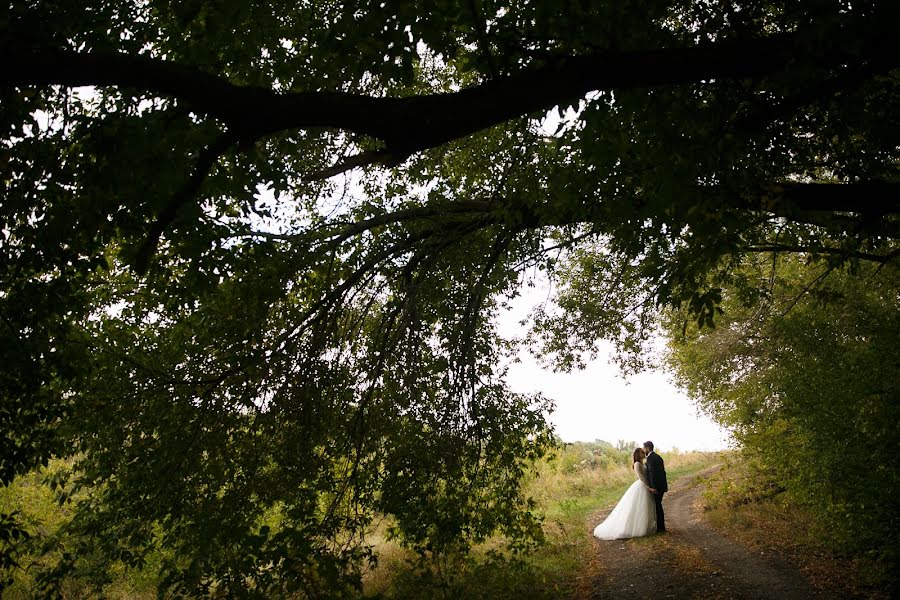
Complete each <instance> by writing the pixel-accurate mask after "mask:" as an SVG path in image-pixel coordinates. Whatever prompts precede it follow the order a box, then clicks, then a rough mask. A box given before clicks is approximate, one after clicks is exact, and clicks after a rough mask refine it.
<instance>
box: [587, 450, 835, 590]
mask: <svg viewBox="0 0 900 600" xmlns="http://www.w3.org/2000/svg"><path fill="white" fill-rule="evenodd" d="M717 469H718V467H712V468H710V469H707V470H705V471H702V472H700V473H698V474H696V475H692V476H689V477H684V478H682V479H679V480H678V481H676V482H675V484H674V485H673V486H672V488H671V489H670V491H669V493H668V494H666V496H665V497H664V499H663V507H664V509H665V511H666V529H667V530H668V531H667V533H665V534H663V535H654V536H650V537H646V538H637V539H633V540H616V541H601V540H595V544H594V546H595V548H596V551H597V563H596V564H595V567H596V568H597V571H599V574H598V575H597V576H596V577H594V579H593V580H592V581H591V585H590V589H589V590H587V591H586V594H585V595H584V597H586V598H592V599H614V598H691V599H701V598H702V599H716V598H720V599H725V598H729V599H730V598H734V599H740V600H750V599H754V600H755V599H760V600H762V599H766V600H769V599H792V600H793V599H802V598H812V599H816V600H820V599H828V598H837V596H832V595H828V594H827V593H823V592H822V591H820V590H816V589H815V588H813V587H812V586H811V585H810V583H809V581H808V580H807V579H806V578H805V577H804V576H803V574H802V573H800V571H799V570H798V569H797V568H796V567H794V566H793V565H790V564H788V563H786V562H785V561H782V560H779V559H777V558H776V557H774V556H766V555H763V554H761V553H759V552H755V551H753V550H751V549H749V548H747V547H746V546H744V545H743V544H740V543H738V542H735V541H734V540H732V539H729V538H726V537H724V536H723V535H721V534H720V533H718V532H716V531H715V530H714V529H712V528H711V527H710V526H709V525H708V524H707V523H706V521H705V520H704V519H703V515H702V511H701V509H700V507H699V502H698V500H699V496H700V486H699V485H698V483H699V481H700V480H701V479H702V478H703V477H705V476H707V475H709V474H711V473H713V472H715V471H716V470H717ZM608 513H609V510H606V511H602V512H599V513H597V514H596V515H593V516H592V519H591V524H590V527H591V529H593V527H594V525H596V523H599V522H600V521H602V519H603V518H605V517H606V514H608Z"/></svg>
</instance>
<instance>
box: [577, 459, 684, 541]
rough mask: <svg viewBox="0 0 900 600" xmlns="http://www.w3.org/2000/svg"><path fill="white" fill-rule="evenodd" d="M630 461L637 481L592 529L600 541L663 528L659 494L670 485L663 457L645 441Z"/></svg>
mask: <svg viewBox="0 0 900 600" xmlns="http://www.w3.org/2000/svg"><path fill="white" fill-rule="evenodd" d="M645 459H646V461H647V464H644V460H645ZM632 460H633V462H632V468H633V469H634V473H635V475H637V481H635V482H634V483H632V484H631V487H630V488H628V491H626V492H625V495H624V496H622V499H621V500H619V503H618V504H617V505H616V507H615V508H614V509H613V511H612V512H611V513H610V514H609V516H608V517H606V520H605V521H603V522H602V523H600V524H599V525H597V527H596V529H594V535H595V536H596V537H598V538H600V539H601V540H619V539H623V538H633V537H641V536H645V535H650V534H651V533H653V532H654V531H656V532H663V531H665V530H666V521H665V515H664V514H663V507H662V497H663V494H665V493H666V492H667V491H668V489H669V486H668V484H667V483H666V467H665V464H664V463H663V459H662V457H660V455H659V454H657V453H656V452H654V451H653V442H644V447H643V448H635V449H634V453H633V454H632Z"/></svg>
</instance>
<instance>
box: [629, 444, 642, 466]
mask: <svg viewBox="0 0 900 600" xmlns="http://www.w3.org/2000/svg"><path fill="white" fill-rule="evenodd" d="M631 458H632V459H633V461H634V462H644V449H643V448H635V449H634V452H632V453H631ZM632 464H633V463H632Z"/></svg>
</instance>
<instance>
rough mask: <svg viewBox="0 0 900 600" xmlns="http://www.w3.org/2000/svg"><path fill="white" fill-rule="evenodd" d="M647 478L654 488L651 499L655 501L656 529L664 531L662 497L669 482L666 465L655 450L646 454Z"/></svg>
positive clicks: (664, 518)
mask: <svg viewBox="0 0 900 600" xmlns="http://www.w3.org/2000/svg"><path fill="white" fill-rule="evenodd" d="M647 479H649V480H650V487H652V488H653V489H655V490H656V493H655V494H653V501H654V502H656V530H657V531H665V530H666V515H665V514H663V507H662V498H663V494H665V493H666V492H667V491H669V484H668V483H667V482H666V465H665V464H664V463H663V459H662V457H661V456H660V455H659V454H657V453H656V452H651V453H650V454H648V455H647Z"/></svg>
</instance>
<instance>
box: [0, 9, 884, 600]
mask: <svg viewBox="0 0 900 600" xmlns="http://www.w3.org/2000/svg"><path fill="white" fill-rule="evenodd" d="M897 16H898V15H897V5H896V3H895V2H889V1H884V2H871V3H859V4H856V3H854V4H853V6H847V5H845V4H844V3H839V2H815V3H810V5H809V6H807V5H806V3H785V4H784V5H781V4H773V3H770V2H746V3H740V4H734V3H724V4H720V3H708V2H692V1H687V0H686V1H684V2H676V3H662V2H655V1H645V0H633V1H629V2H625V3H623V2H605V1H602V2H601V1H597V2H585V3H559V2H557V1H555V0H529V1H522V2H515V3H513V4H497V3H490V2H464V3H456V2H446V1H443V0H442V1H440V2H437V1H429V0H423V1H421V2H412V3H394V2H387V3H385V2H377V3H368V2H367V3H341V2H321V1H318V0H317V1H316V2H270V3H241V2H233V1H232V2H210V1H206V0H195V1H190V2H167V1H165V0H150V1H145V0H116V1H108V0H102V1H101V0H87V1H85V2H82V3H81V4H80V5H79V7H78V8H77V9H73V8H72V7H71V6H69V5H68V4H66V3H53V2H38V3H34V2H25V3H13V4H12V5H10V7H9V10H7V11H5V12H4V13H3V14H2V15H0V49H2V50H3V52H4V55H5V56H8V57H10V58H9V60H5V61H3V63H2V64H0V132H2V133H0V158H2V160H0V186H2V187H0V189H2V192H0V201H2V206H0V232H2V237H0V359H2V360H3V364H4V369H3V371H2V373H0V432H2V436H0V483H2V484H3V485H4V486H6V485H9V484H10V483H11V482H14V480H15V479H16V478H17V477H19V476H22V475H23V474H25V473H28V472H30V471H31V470H33V469H34V468H36V467H38V466H39V465H46V464H48V462H49V460H50V458H51V457H54V456H59V457H69V458H72V459H73V460H74V461H75V462H74V463H73V465H72V467H71V469H70V473H68V475H65V474H60V476H59V481H58V482H57V483H58V489H59V490H60V501H61V502H63V503H64V504H65V506H67V507H69V509H70V510H72V511H73V518H72V519H71V521H69V522H68V523H67V525H66V527H65V531H63V532H61V536H62V537H61V538H60V542H59V543H60V544H64V545H65V548H64V550H63V551H61V552H60V553H59V560H58V561H57V562H56V563H55V564H53V565H49V564H48V565H43V566H44V567H46V568H45V569H44V572H43V574H42V579H41V582H42V584H43V585H44V592H46V593H47V594H52V593H54V592H55V591H56V592H58V591H59V589H58V586H59V582H60V581H61V580H62V578H63V577H68V578H73V577H74V578H77V579H79V580H81V581H84V582H87V583H88V584H90V585H92V586H94V591H96V592H98V593H99V592H102V590H103V589H105V587H106V586H108V585H109V576H108V573H109V571H110V567H111V566H114V565H125V566H126V567H128V568H135V569H139V568H141V567H142V566H144V565H146V563H147V561H148V557H150V556H161V557H163V558H162V561H163V563H162V566H161V571H162V574H163V577H162V588H161V593H168V594H171V595H204V594H213V593H225V594H229V595H233V596H242V595H243V596H248V597H250V596H261V597H271V596H285V595H291V594H296V595H307V596H317V595H321V594H324V593H326V592H327V593H330V594H333V595H336V596H339V595H342V594H350V593H352V591H353V590H354V589H356V588H358V587H359V580H360V573H361V571H362V569H363V567H364V565H365V561H366V560H367V559H368V558H370V557H371V551H370V550H369V549H368V548H367V547H366V545H365V543H364V541H363V540H362V537H361V532H362V531H364V530H365V529H366V527H367V526H368V525H369V521H370V519H371V515H372V514H373V513H374V512H375V511H382V512H385V513H388V514H391V515H393V516H394V517H395V518H396V530H395V533H396V535H398V536H400V539H402V540H403V541H404V543H407V544H408V545H410V546H411V547H412V548H414V549H415V550H416V552H417V553H418V554H419V555H420V556H422V557H433V556H440V555H441V554H443V553H448V552H449V553H457V552H460V551H465V550H466V549H467V548H469V547H471V546H472V545H473V544H476V543H478V542H479V541H480V540H483V539H485V538H486V537H488V536H490V535H491V534H493V533H495V532H497V531H500V532H502V533H504V534H506V535H507V536H508V539H509V541H510V549H511V551H512V552H519V551H522V550H525V549H527V548H529V547H530V545H531V543H532V542H533V541H534V540H535V539H536V538H537V537H539V536H537V531H538V530H537V528H536V524H535V523H536V522H535V519H534V516H533V515H532V514H531V513H530V512H529V510H528V503H527V501H526V499H525V497H524V495H523V493H522V486H523V482H524V481H525V479H526V477H527V473H528V470H529V468H530V467H529V465H531V464H533V462H534V460H536V459H538V458H539V457H541V456H542V455H543V453H544V452H546V451H547V449H548V448H549V447H550V445H551V443H550V432H549V431H548V426H547V425H546V423H545V421H544V418H543V416H544V414H545V412H546V410H548V408H549V403H548V402H547V401H546V400H545V399H542V398H539V397H535V398H529V397H523V396H519V395H515V394H512V393H510V392H509V391H508V390H507V389H506V387H505V383H504V374H503V371H502V369H501V368H500V367H498V365H499V364H502V360H503V358H504V357H505V356H506V355H507V353H508V352H511V351H513V350H514V348H511V347H510V346H509V345H508V344H507V343H505V342H504V341H503V340H501V339H499V338H498V336H497V334H496V332H495V330H494V328H493V325H492V322H493V321H492V316H493V315H494V313H495V311H496V310H497V306H498V303H499V302H501V301H502V299H503V298H508V297H511V296H514V295H515V294H516V290H517V286H518V285H519V284H520V283H521V278H522V273H523V272H524V271H525V269H526V268H527V267H529V266H533V265H536V266H538V267H539V268H542V269H548V270H552V269H554V268H555V266H556V261H555V258H554V257H553V255H552V253H551V247H553V248H554V249H560V250H563V249H570V248H573V249H574V251H573V252H572V254H571V256H575V257H576V261H578V263H579V265H580V266H579V267H578V269H576V270H574V271H573V273H574V275H573V277H572V278H569V280H567V289H568V290H569V292H570V296H569V297H568V298H567V301H568V302H569V303H568V304H564V306H565V308H566V312H567V315H570V316H571V318H569V316H566V318H562V319H558V320H556V319H544V320H543V321H542V324H543V325H545V326H546V327H545V329H546V335H545V336H544V338H543V339H544V340H545V341H547V348H548V351H550V352H558V353H560V355H561V356H562V357H563V359H564V360H567V357H566V355H565V353H566V352H567V351H568V348H570V346H567V345H566V343H565V340H567V339H568V338H569V337H571V336H572V335H577V336H580V345H578V346H576V347H575V348H576V349H588V350H589V349H590V348H591V347H593V346H592V344H593V343H594V342H595V341H596V338H597V337H599V336H609V337H612V338H615V339H616V340H617V341H618V343H619V347H620V348H622V349H624V350H626V351H630V350H631V349H634V348H637V347H639V346H640V344H641V342H642V341H644V340H645V333H646V331H647V328H646V327H645V322H646V319H649V318H652V317H653V315H654V314H655V311H656V310H657V309H656V307H657V306H685V307H686V308H687V309H688V311H689V312H690V313H691V315H692V317H693V318H695V319H697V320H698V321H699V322H701V323H704V324H707V325H708V324H710V323H711V322H712V319H713V318H714V316H715V315H716V314H717V307H718V304H719V302H720V300H721V299H722V298H721V296H720V292H719V288H722V287H724V286H725V285H726V284H727V283H728V281H729V277H731V275H730V273H731V272H732V270H733V268H734V266H735V265H736V264H737V262H738V261H739V257H740V256H741V255H742V254H743V253H745V252H768V251H770V250H771V249H772V248H776V249H780V250H782V251H785V252H787V251H807V250H814V251H816V252H818V253H819V254H822V255H825V256H839V257H845V258H847V257H849V258H853V259H854V260H869V261H876V262H879V263H884V262H890V261H891V260H892V259H893V258H894V257H896V256H897V252H896V250H895V247H894V246H893V245H892V243H893V242H891V240H893V239H896V238H897V237H898V235H900V234H898V228H897V220H896V214H897V212H898V211H900V207H898V205H897V201H896V194H895V190H896V187H895V186H896V183H897V164H898V163H897V158H898V148H900V144H898V143H897V140H898V138H900V135H898V134H900V132H898V129H897V123H900V119H898V118H897V114H898V106H900V104H898V98H900V95H898V94H897V93H896V91H897V82H898V80H897V78H896V77H895V76H894V75H895V73H896V70H895V67H896V66H897V60H898V59H897V56H900V53H898V52H895V50H896V36H895V35H894V34H893V31H892V30H891V28H890V27H891V26H890V24H891V23H895V22H896V21H897ZM236 40H240V43H237V42H236ZM554 109H555V110H556V111H557V113H556V114H558V115H560V120H559V127H558V130H557V131H555V132H554V134H553V135H548V132H547V131H544V130H543V129H541V128H540V127H539V126H538V119H540V118H543V117H544V116H545V115H546V114H547V111H550V110H554ZM569 109H571V110H569ZM352 167H360V168H361V169H362V170H361V171H356V173H355V175H354V176H353V177H352V178H347V179H345V180H343V182H342V181H341V180H339V179H337V178H335V177H333V176H334V175H335V174H339V173H342V172H345V171H347V170H349V169H351V168H352ZM342 183H343V184H344V185H343V186H342ZM859 194H865V195H867V198H869V199H870V200H871V201H868V202H860V201H859V199H858V195H859ZM786 223H789V224H790V225H791V227H790V228H789V232H788V233H785V234H784V235H781V234H780V233H779V231H780V230H781V229H784V228H785V224H786ZM579 248H581V250H579ZM579 252H581V253H579ZM590 265H593V266H592V267H590V268H588V267H589V266H590ZM579 273H587V274H589V275H590V274H593V276H592V277H589V278H588V279H587V280H586V281H587V282H588V283H589V284H591V285H589V286H586V287H579V286H576V285H574V282H575V281H576V278H575V277H576V276H577V275H578V274H579ZM623 277H624V279H623ZM622 281H625V283H624V284H622V283H621V282H622ZM570 283H571V285H569V284H570ZM744 289H745V291H746V293H747V294H751V293H753V289H756V290H757V292H758V291H759V286H757V287H756V288H753V286H749V285H748V286H744ZM633 293H636V294H639V296H638V297H637V298H636V299H634V300H631V299H629V298H628V296H629V295H630V294H633ZM589 299H590V302H588V300H589ZM595 300H596V301H598V302H595ZM722 301H724V300H722ZM634 302H638V303H639V305H640V306H641V307H642V308H641V309H639V310H638V312H636V313H634V314H633V315H631V316H629V315H626V316H625V317H624V318H622V319H619V318H617V315H619V316H621V315H622V313H623V312H624V311H627V310H629V307H631V306H633V305H634ZM580 310H586V311H588V313H590V312H593V313H594V314H595V315H599V316H600V317H602V318H599V319H598V322H599V323H600V324H601V325H600V326H597V327H591V326H590V320H589V319H587V320H581V321H579V320H578V319H577V316H578V311H580ZM557 325H558V326H559V327H558V330H556V331H554V328H555V327H557ZM570 362H573V364H574V361H570ZM273 511H274V512H277V513H278V514H279V515H280V518H279V520H278V524H277V526H276V525H275V524H273V523H269V521H268V519H269V516H268V515H271V514H272V512H273ZM21 530H22V527H21V523H20V521H19V515H11V514H7V515H6V516H5V517H4V518H3V519H0V540H2V543H0V546H2V547H0V550H2V551H3V552H4V555H3V556H4V558H3V561H2V564H4V565H5V566H8V567H12V566H14V565H13V562H14V561H13V560H12V557H13V554H11V553H10V552H12V551H13V549H12V548H9V547H8V541H9V540H13V542H16V541H17V539H18V540H21V539H23V538H22V535H21V534H19V535H18V538H17V537H16V534H15V532H17V531H21Z"/></svg>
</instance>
